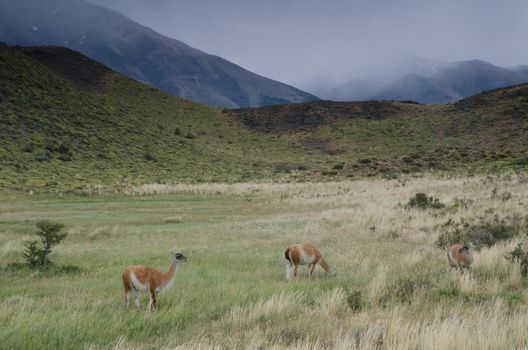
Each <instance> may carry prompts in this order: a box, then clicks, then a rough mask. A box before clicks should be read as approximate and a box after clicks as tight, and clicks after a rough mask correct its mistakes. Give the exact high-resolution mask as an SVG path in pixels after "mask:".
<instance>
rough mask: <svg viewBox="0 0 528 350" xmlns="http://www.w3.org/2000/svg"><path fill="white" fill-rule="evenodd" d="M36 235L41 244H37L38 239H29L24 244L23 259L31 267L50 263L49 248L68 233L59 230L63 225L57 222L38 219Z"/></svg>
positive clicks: (44, 265)
mask: <svg viewBox="0 0 528 350" xmlns="http://www.w3.org/2000/svg"><path fill="white" fill-rule="evenodd" d="M37 228H38V229H39V230H38V231H37V232H36V235H37V236H39V237H40V240H41V243H42V246H39V241H38V240H37V241H29V242H27V243H25V244H24V248H25V249H24V255H23V256H24V259H26V263H27V265H28V266H29V267H31V268H36V267H46V266H47V265H49V264H50V263H51V261H50V260H49V257H48V256H49V255H50V254H51V248H53V247H54V246H56V245H57V244H59V243H60V242H61V241H62V240H63V239H64V238H66V236H67V235H68V234H67V233H65V232H61V231H62V229H63V228H64V225H63V224H61V223H58V222H52V221H47V220H43V221H39V222H37Z"/></svg>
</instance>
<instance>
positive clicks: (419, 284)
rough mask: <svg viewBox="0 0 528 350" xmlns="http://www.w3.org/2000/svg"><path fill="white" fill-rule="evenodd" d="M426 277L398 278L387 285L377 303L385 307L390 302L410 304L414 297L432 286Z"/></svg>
mask: <svg viewBox="0 0 528 350" xmlns="http://www.w3.org/2000/svg"><path fill="white" fill-rule="evenodd" d="M432 285H433V284H432V282H431V280H430V279H429V277H428V276H426V275H414V276H400V277H398V278H397V279H396V280H395V281H394V282H392V283H391V284H389V285H387V286H386V288H385V291H384V293H383V294H382V295H381V296H380V297H379V298H378V303H379V304H381V305H387V304H389V302H390V301H396V302H399V303H407V304H410V303H411V302H412V301H413V299H414V297H415V295H416V294H417V293H419V292H421V291H424V290H426V289H428V288H430V287H431V286H432Z"/></svg>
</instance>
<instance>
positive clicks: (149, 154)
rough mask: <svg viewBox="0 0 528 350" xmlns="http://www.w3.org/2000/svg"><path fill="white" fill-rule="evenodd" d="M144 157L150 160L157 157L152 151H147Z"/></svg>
mask: <svg viewBox="0 0 528 350" xmlns="http://www.w3.org/2000/svg"><path fill="white" fill-rule="evenodd" d="M143 158H145V160H148V161H149V162H150V161H155V160H156V159H157V158H156V155H155V154H154V153H153V152H152V151H147V152H145V154H144V156H143Z"/></svg>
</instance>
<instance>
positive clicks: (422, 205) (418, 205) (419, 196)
mask: <svg viewBox="0 0 528 350" xmlns="http://www.w3.org/2000/svg"><path fill="white" fill-rule="evenodd" d="M443 207H445V205H444V204H443V203H441V202H440V200H439V199H438V198H434V197H432V196H427V195H426V194H425V193H423V192H418V193H416V194H415V195H414V196H413V197H411V198H409V202H407V204H406V205H405V208H407V209H411V208H414V209H422V210H425V209H440V208H443Z"/></svg>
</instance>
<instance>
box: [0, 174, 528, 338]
mask: <svg viewBox="0 0 528 350" xmlns="http://www.w3.org/2000/svg"><path fill="white" fill-rule="evenodd" d="M145 188H146V187H139V188H137V189H136V190H134V191H131V192H130V194H129V195H127V194H119V195H99V196H93V197H75V196H65V197H62V198H54V197H40V196H39V195H34V196H27V195H22V194H10V195H9V197H7V196H6V197H5V199H8V200H3V201H0V269H1V273H0V285H1V287H0V339H2V347H5V348H28V349H29V348H87V349H106V348H113V349H130V348H135V349H145V348H171V349H172V348H177V349H231V348H238V349H321V348H325V349H383V348H390V349H393V348H396V349H409V348H417V349H445V348H457V349H465V348H467V349H469V348H472V349H473V348H482V349H511V348H522V347H526V346H528V333H527V332H526V331H525V330H526V329H527V327H528V316H527V315H528V313H527V311H528V307H527V304H526V301H527V300H528V292H526V290H527V289H526V285H527V283H526V280H525V279H524V278H523V277H522V276H521V274H520V270H519V267H518V266H516V265H514V264H511V263H510V262H508V261H507V260H506V259H504V256H505V255H506V254H507V253H508V252H509V251H511V250H512V249H513V248H514V247H515V245H516V244H517V243H518V242H520V241H524V240H526V235H525V234H523V235H521V236H518V237H517V238H515V239H514V240H512V241H506V242H502V243H499V244H497V245H494V246H491V247H484V248H482V249H481V250H480V251H477V252H475V262H474V267H473V273H472V274H471V275H469V274H465V275H464V276H462V277H461V276H457V275H456V273H455V272H453V271H452V270H451V269H450V267H449V264H448V262H447V258H446V256H445V252H444V251H443V250H441V249H438V248H436V247H435V241H436V240H437V238H438V235H439V234H440V233H441V232H442V225H443V224H444V223H445V222H446V221H447V220H448V219H453V220H460V219H462V218H474V217H477V216H483V215H499V216H506V215H515V214H518V215H526V206H527V205H528V181H526V180H525V177H524V176H522V175H520V176H508V177H501V178H486V177H466V178H434V177H423V178H407V179H400V180H361V181H350V182H331V183H312V184H288V183H284V184H270V183H261V184H234V185H228V184H225V185H223V184H202V185H177V186H166V185H163V186H161V187H154V188H162V189H163V190H156V191H153V190H152V189H148V190H145ZM495 188H498V189H499V191H500V192H506V191H507V192H510V193H512V194H513V196H512V198H509V199H508V200H504V199H502V198H500V197H498V196H496V195H494V191H493V190H494V189H495ZM417 192H424V193H427V194H428V195H432V196H434V197H435V198H439V200H440V201H441V202H442V203H445V204H446V207H445V208H442V209H437V210H414V209H406V208H405V207H404V205H405V203H406V202H407V201H408V199H409V198H410V197H411V196H413V195H414V194H415V193H417ZM495 192H497V191H495ZM461 199H465V203H469V204H468V205H464V206H461V205H459V203H460V200H461ZM44 218H46V219H49V220H56V221H61V222H64V223H65V224H66V227H67V230H68V233H69V235H68V238H67V239H66V240H65V241H64V242H63V243H61V245H59V246H57V249H56V251H55V252H54V253H53V254H54V256H53V260H54V261H55V263H56V267H57V268H56V269H52V270H49V271H32V270H29V269H27V268H24V267H21V266H20V265H16V264H15V263H16V262H21V251H22V246H23V242H24V241H25V240H28V239H30V238H31V237H32V234H33V230H34V224H35V222H37V221H38V220H40V219H44ZM296 242H311V243H313V244H315V245H317V246H318V247H319V248H320V250H321V251H322V253H323V255H324V256H325V258H326V260H327V261H328V262H329V264H330V265H331V266H332V267H335V268H336V269H337V277H335V278H332V277H330V276H327V275H326V274H325V273H324V271H323V270H322V269H320V268H317V269H316V273H315V278H314V279H313V280H312V281H309V280H308V279H307V269H306V267H301V270H300V274H299V275H300V276H299V277H298V278H297V280H295V281H292V282H288V281H286V279H285V278H284V269H285V266H284V258H283V252H284V249H285V248H286V247H287V246H288V245H289V244H291V243H296ZM174 247H177V248H178V249H180V250H181V251H182V252H183V253H184V254H185V255H186V256H187V257H188V258H189V262H188V263H187V264H184V265H183V266H182V267H181V269H180V271H179V273H178V275H177V277H176V282H175V284H174V286H173V288H172V289H169V290H168V291H167V292H166V293H164V294H161V295H160V296H159V298H158V304H159V305H158V311H157V312H156V313H154V314H151V313H148V312H147V311H146V310H145V309H146V305H147V297H145V296H143V299H142V300H141V304H142V306H143V309H142V310H141V311H139V312H138V311H136V310H134V309H133V308H131V309H128V310H127V309H126V308H125V307H124V299H123V291H122V286H121V281H120V273H121V271H122V270H123V269H124V267H126V266H127V265H135V264H142V265H147V266H151V267H154V268H156V269H159V270H163V271H164V270H166V269H167V268H168V265H169V262H170V255H169V252H170V250H171V249H172V248H174ZM72 265H73V266H76V267H78V269H73V270H71V269H70V270H68V269H61V268H60V267H61V266H72ZM351 291H354V292H355V293H356V294H355V295H356V297H357V298H360V299H361V307H360V308H356V307H354V305H355V304H353V303H349V300H348V298H349V296H350V295H351V294H350V293H351Z"/></svg>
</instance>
